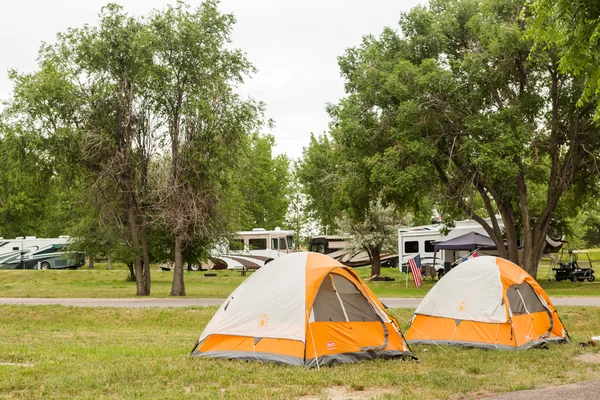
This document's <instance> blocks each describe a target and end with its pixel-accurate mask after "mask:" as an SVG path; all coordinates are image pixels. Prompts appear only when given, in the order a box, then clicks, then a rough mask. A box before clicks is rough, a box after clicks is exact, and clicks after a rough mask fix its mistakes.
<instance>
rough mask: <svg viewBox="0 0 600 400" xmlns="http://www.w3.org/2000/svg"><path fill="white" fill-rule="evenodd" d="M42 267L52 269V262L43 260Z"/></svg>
mask: <svg viewBox="0 0 600 400" xmlns="http://www.w3.org/2000/svg"><path fill="white" fill-rule="evenodd" d="M40 269H50V263H49V262H48V261H42V263H41V264H40Z"/></svg>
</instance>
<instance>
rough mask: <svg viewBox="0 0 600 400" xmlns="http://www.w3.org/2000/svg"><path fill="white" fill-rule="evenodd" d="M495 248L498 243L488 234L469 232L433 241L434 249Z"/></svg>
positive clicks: (435, 250)
mask: <svg viewBox="0 0 600 400" xmlns="http://www.w3.org/2000/svg"><path fill="white" fill-rule="evenodd" d="M476 249H482V250H495V249H496V244H495V243H494V241H493V240H492V239H490V238H489V237H488V236H485V235H482V234H480V233H477V232H469V233H465V234H464V235H461V236H457V237H455V238H452V239H449V240H444V241H437V242H434V243H433V251H434V252H437V251H438V250H471V251H473V250H476Z"/></svg>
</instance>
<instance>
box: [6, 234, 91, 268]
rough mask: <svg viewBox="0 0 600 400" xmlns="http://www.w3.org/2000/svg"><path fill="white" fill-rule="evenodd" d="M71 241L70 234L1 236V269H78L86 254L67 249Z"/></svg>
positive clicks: (83, 262) (82, 263)
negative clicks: (12, 237)
mask: <svg viewBox="0 0 600 400" xmlns="http://www.w3.org/2000/svg"><path fill="white" fill-rule="evenodd" d="M69 241H70V237H69V236H59V237H58V238H37V237H35V236H26V237H17V238H15V239H3V238H0V269H66V268H68V269H77V268H79V267H81V266H82V265H84V264H85V255H84V253H82V252H78V251H65V250H66V247H67V245H68V243H69Z"/></svg>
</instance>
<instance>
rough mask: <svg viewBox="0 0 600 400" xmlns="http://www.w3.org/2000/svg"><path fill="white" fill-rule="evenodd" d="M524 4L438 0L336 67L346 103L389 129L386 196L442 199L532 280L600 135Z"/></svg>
mask: <svg viewBox="0 0 600 400" xmlns="http://www.w3.org/2000/svg"><path fill="white" fill-rule="evenodd" d="M522 9H523V2H522V1H513V0H502V1H485V0H484V1H478V0H434V1H431V2H430V4H429V5H428V6H419V7H416V8H414V9H413V10H411V11H410V12H409V13H407V14H405V15H403V16H402V18H401V20H400V28H401V32H402V36H400V35H399V34H398V33H396V32H394V31H393V30H391V29H386V30H384V32H383V34H382V35H381V36H380V37H379V38H375V37H366V38H365V39H364V41H363V43H362V44H361V45H360V46H359V47H357V48H354V49H350V50H348V52H347V53H346V54H345V56H344V57H343V58H342V61H341V64H342V71H343V74H344V77H345V78H346V80H347V83H346V91H347V93H348V97H349V99H353V100H352V101H356V102H358V105H357V106H356V107H357V108H358V109H362V110H364V111H363V113H365V114H367V115H369V116H370V117H371V118H375V119H376V121H377V124H379V125H380V126H389V128H387V131H388V133H389V137H387V138H386V141H387V143H389V145H388V147H387V148H386V149H385V150H384V151H383V152H378V154H375V155H373V157H372V162H373V164H372V166H373V173H372V176H371V179H372V180H374V181H379V182H380V184H381V185H385V186H386V187H384V189H383V193H385V195H386V198H387V199H388V200H390V201H395V202H397V203H399V204H402V205H405V204H407V202H410V197H411V196H413V195H414V193H422V191H423V190H425V191H430V192H437V193H439V194H443V198H445V199H446V200H445V201H442V202H439V203H438V206H440V207H443V210H444V211H448V212H449V214H450V215H452V214H453V213H456V211H457V210H460V211H461V212H463V213H464V214H465V215H467V216H468V217H470V218H473V219H475V220H476V221H478V222H479V223H480V224H482V226H483V227H484V228H485V229H486V231H487V232H488V234H489V235H490V237H491V238H492V239H493V240H494V241H495V242H496V244H497V245H498V248H499V252H500V255H501V256H503V257H505V258H508V259H510V260H512V261H514V262H516V263H518V264H520V265H521V266H522V267H523V268H524V269H526V270H527V271H528V272H529V273H531V274H532V275H534V276H535V274H536V272H537V264H538V261H539V259H540V257H541V255H542V252H543V249H544V245H545V237H546V234H547V233H548V232H549V230H550V228H551V225H552V222H553V216H554V212H555V210H556V208H557V206H558V204H559V201H560V200H561V197H562V196H563V195H564V194H565V192H566V191H568V190H570V189H571V188H573V187H574V185H578V184H579V183H580V182H581V181H582V180H583V179H582V178H585V177H587V176H589V175H586V170H587V169H588V168H589V167H591V166H592V163H593V162H594V159H595V154H594V152H595V150H596V149H597V148H598V139H599V135H598V128H597V127H596V126H595V124H594V123H593V120H592V119H593V109H594V107H595V106H596V103H595V102H589V103H588V105H587V106H586V107H584V108H579V107H578V106H577V100H578V97H579V93H580V91H581V90H582V87H583V84H584V82H582V81H581V80H580V79H578V78H577V77H573V76H571V75H568V74H565V73H563V72H561V70H560V68H559V63H558V59H559V57H558V55H557V54H556V53H555V52H553V51H552V50H544V49H537V50H535V51H534V52H532V48H533V43H532V42H531V41H530V40H527V39H524V38H523V37H524V32H525V29H526V21H525V20H524V19H523V18H522V17H521V15H522V14H521V11H522ZM361 135H363V134H361ZM539 188H543V191H542V193H543V197H542V198H540V196H539V193H540V190H539ZM579 189H580V190H585V189H584V188H583V187H582V188H579ZM418 198H419V197H416V198H415V200H418ZM497 214H500V215H501V217H502V219H503V221H504V226H505V228H504V230H502V229H500V227H499V225H498V223H497V221H496V218H495V216H496V215H497ZM486 216H487V217H490V218H491V224H488V223H487V222H486V221H485V218H484V217H486ZM519 239H521V247H522V253H521V254H520V253H519V251H518V250H519V242H518V240H519ZM505 242H506V243H507V248H505V246H504V243H505Z"/></svg>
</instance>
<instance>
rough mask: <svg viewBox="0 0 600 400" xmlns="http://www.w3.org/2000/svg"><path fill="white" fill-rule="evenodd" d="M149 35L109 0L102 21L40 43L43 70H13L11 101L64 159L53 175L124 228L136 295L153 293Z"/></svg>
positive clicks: (27, 126) (21, 121) (49, 149)
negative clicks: (87, 193) (146, 92)
mask: <svg viewBox="0 0 600 400" xmlns="http://www.w3.org/2000/svg"><path fill="white" fill-rule="evenodd" d="M145 37H146V30H145V28H144V26H143V25H142V24H140V23H139V22H138V21H136V20H134V19H133V18H131V17H128V16H127V15H126V14H124V13H123V12H122V9H121V8H120V7H119V6H116V5H114V4H110V5H108V6H107V7H105V8H103V9H102V12H101V14H100V23H99V26H97V27H95V26H86V27H84V28H81V29H71V30H69V31H68V32H67V33H65V34H59V35H58V37H57V42H56V44H55V45H52V46H49V45H44V46H42V48H41V50H40V58H39V59H40V68H39V71H37V72H35V73H32V74H17V73H14V72H13V73H12V74H11V77H12V79H13V81H14V83H15V90H14V94H13V97H12V99H11V101H10V106H9V108H8V112H9V113H10V116H11V117H12V118H13V120H15V124H18V126H21V127H22V129H24V130H26V131H27V132H30V133H31V134H33V135H35V136H36V137H38V138H39V140H44V141H45V142H46V143H47V144H46V148H45V149H44V151H43V155H44V156H45V157H48V158H49V159H51V160H52V161H54V163H53V166H55V165H59V166H61V165H62V166H63V168H62V170H60V171H58V172H57V174H56V175H57V176H58V177H62V179H64V180H65V181H73V182H77V183H78V184H80V185H81V187H80V188H81V189H82V190H86V189H87V190H92V191H93V192H94V194H95V196H93V198H94V200H95V206H96V209H97V210H99V211H100V215H106V216H109V221H110V223H111V224H114V225H113V226H115V227H117V228H118V229H120V232H121V241H122V242H124V243H127V244H128V245H129V247H130V249H131V251H130V254H131V256H132V257H133V258H134V263H132V264H133V265H134V268H135V276H136V286H137V294H138V295H149V294H150V266H149V264H150V259H149V252H148V246H147V242H146V239H145V230H146V226H147V216H146V215H145V210H144V204H143V203H144V200H143V195H144V191H145V188H146V186H147V169H148V163H149V160H150V157H151V155H152V152H151V146H152V144H153V139H152V133H153V128H152V126H151V123H150V120H149V119H148V113H147V108H146V107H145V103H144V98H143V88H144V82H145V80H146V79H147V66H148V65H149V64H150V63H151V62H152V55H151V53H150V52H149V51H148V46H147V41H146V40H145ZM81 167H84V168H83V169H82V168H81ZM73 171H77V172H76V173H74V172H73ZM69 178H71V179H69ZM72 197H75V196H72ZM102 210H106V211H108V212H107V213H103V212H102ZM84 214H85V212H84ZM73 215H76V213H75V214H73ZM79 216H80V217H82V216H83V215H82V214H80V215H79Z"/></svg>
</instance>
